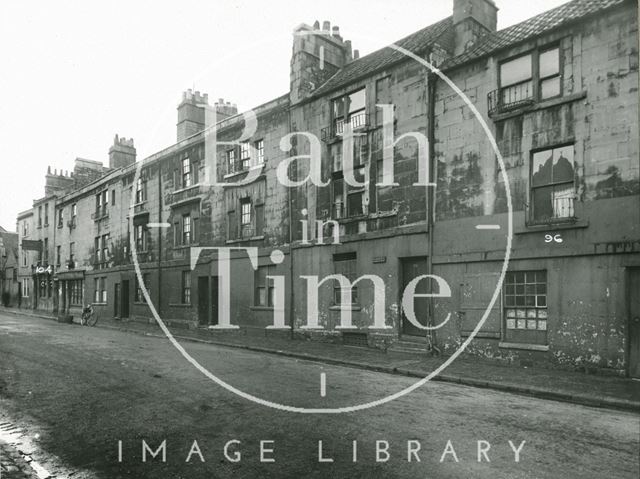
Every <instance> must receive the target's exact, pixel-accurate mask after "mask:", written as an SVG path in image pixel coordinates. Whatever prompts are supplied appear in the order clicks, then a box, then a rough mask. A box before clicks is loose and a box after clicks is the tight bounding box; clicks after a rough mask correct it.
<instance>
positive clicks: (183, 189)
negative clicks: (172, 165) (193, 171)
mask: <svg viewBox="0 0 640 479" xmlns="http://www.w3.org/2000/svg"><path fill="white" fill-rule="evenodd" d="M199 187H200V183H196V184H195V185H191V186H187V187H186V188H181V189H179V190H174V191H172V193H173V194H174V195H176V194H178V193H182V192H184V191H189V190H194V189H196V188H199Z"/></svg>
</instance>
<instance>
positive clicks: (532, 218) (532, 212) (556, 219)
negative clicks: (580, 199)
mask: <svg viewBox="0 0 640 479" xmlns="http://www.w3.org/2000/svg"><path fill="white" fill-rule="evenodd" d="M567 147H572V158H571V167H572V169H573V178H572V179H571V180H563V181H557V182H554V181H553V179H552V181H551V182H550V183H545V184H538V185H535V186H534V184H533V176H534V171H533V168H534V157H535V155H537V154H539V153H544V152H551V156H552V158H553V155H554V152H555V150H561V149H564V148H567ZM575 155H576V148H575V142H565V143H559V144H557V145H553V146H546V147H544V148H535V149H533V150H531V151H530V154H529V205H530V207H529V214H528V215H527V221H528V222H529V223H530V224H553V223H563V222H571V221H575V220H576V212H575V202H574V204H573V205H572V206H571V208H570V209H571V211H572V214H571V215H569V216H552V217H549V218H545V217H537V216H536V207H535V201H534V200H535V190H541V189H543V188H548V187H553V189H554V190H555V189H556V188H557V187H562V186H563V185H564V187H565V188H567V189H568V188H569V185H570V187H571V189H572V191H573V200H575V199H576V194H577V189H576V177H575V175H576V171H575ZM551 164H552V172H553V160H552V162H551ZM553 208H554V207H553V205H552V211H553Z"/></svg>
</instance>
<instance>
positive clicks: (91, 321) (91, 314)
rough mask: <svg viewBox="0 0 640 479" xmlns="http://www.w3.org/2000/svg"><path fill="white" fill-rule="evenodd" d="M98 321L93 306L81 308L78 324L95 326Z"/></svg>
mask: <svg viewBox="0 0 640 479" xmlns="http://www.w3.org/2000/svg"><path fill="white" fill-rule="evenodd" d="M97 322H98V316H97V315H96V313H95V311H94V310H93V306H91V305H88V306H86V307H85V308H84V309H83V310H82V315H81V316H80V324H81V325H82V326H95V325H96V323H97Z"/></svg>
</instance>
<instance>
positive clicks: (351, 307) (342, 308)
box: [329, 304, 362, 311]
mask: <svg viewBox="0 0 640 479" xmlns="http://www.w3.org/2000/svg"><path fill="white" fill-rule="evenodd" d="M329 311H362V307H361V306H360V305H358V304H348V305H344V306H343V305H341V304H334V305H333V306H329Z"/></svg>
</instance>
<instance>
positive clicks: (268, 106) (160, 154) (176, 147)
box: [58, 93, 289, 205]
mask: <svg viewBox="0 0 640 479" xmlns="http://www.w3.org/2000/svg"><path fill="white" fill-rule="evenodd" d="M284 100H286V102H287V103H288V100H289V94H288V93H286V94H284V95H281V96H279V97H277V98H274V99H273V100H269V101H267V102H265V103H263V104H261V105H258V106H257V107H255V108H254V109H253V111H255V112H256V115H261V114H265V113H267V112H268V111H271V110H272V109H274V108H277V107H279V106H282V103H284ZM243 113H244V112H243ZM243 113H239V114H237V115H234V116H232V117H229V118H224V119H222V120H220V121H219V122H217V123H216V126H218V125H221V127H222V128H225V127H227V126H230V125H225V124H224V123H225V122H229V121H231V120H234V121H235V120H240V119H241V118H242V117H243V116H242V115H243ZM203 137H204V130H202V131H199V132H197V133H194V134H193V135H191V136H188V137H187V138H184V139H182V140H180V141H179V142H177V143H174V144H173V145H170V146H168V147H166V148H164V149H162V150H160V151H157V152H156V153H153V154H151V155H149V156H148V157H146V158H144V159H142V160H140V161H136V162H135V163H133V164H131V165H127V166H123V167H121V168H118V169H114V170H110V171H108V172H107V173H106V174H105V175H104V176H101V177H100V178H98V179H96V180H94V181H92V182H91V183H88V184H86V185H84V186H83V187H82V188H79V189H77V190H74V191H71V192H69V193H67V194H66V195H64V196H61V197H60V201H59V202H58V204H60V205H62V204H67V203H68V202H69V201H71V200H72V199H73V198H75V197H81V196H83V195H85V194H86V193H88V192H89V191H90V190H92V189H93V188H95V187H96V186H98V185H99V184H100V183H101V182H105V183H106V182H108V181H110V180H112V179H114V178H116V177H120V176H126V175H129V174H131V173H132V172H133V171H134V170H136V169H137V168H147V167H149V166H151V165H152V164H154V163H155V162H157V161H161V160H162V159H163V158H165V157H166V156H169V155H172V154H175V153H177V152H179V151H181V150H183V149H186V148H188V147H190V146H193V145H194V144H196V143H199V142H200V141H202V140H203V139H204V138H203Z"/></svg>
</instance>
